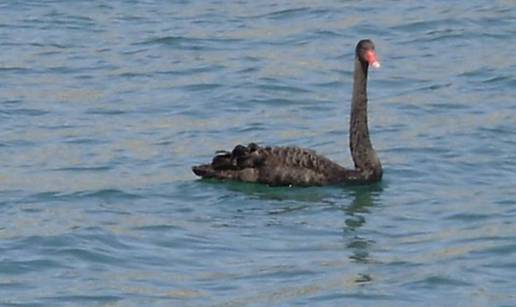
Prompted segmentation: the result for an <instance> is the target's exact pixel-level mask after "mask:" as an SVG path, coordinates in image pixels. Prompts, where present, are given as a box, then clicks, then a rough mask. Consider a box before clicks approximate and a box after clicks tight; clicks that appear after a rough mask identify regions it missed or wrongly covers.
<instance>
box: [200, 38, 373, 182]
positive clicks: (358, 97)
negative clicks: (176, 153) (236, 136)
mask: <svg viewBox="0 0 516 307" xmlns="http://www.w3.org/2000/svg"><path fill="white" fill-rule="evenodd" d="M369 65H371V66H372V67H374V68H378V67H380V63H379V62H378V60H377V58H376V53H375V48H374V44H373V42H372V41H371V40H368V39H366V40H361V41H360V42H358V44H357V46H356V49H355V71H354V73H353V95H352V98H351V118H350V124H349V146H350V149H351V156H352V157H353V162H354V164H355V169H347V168H344V167H342V166H340V165H338V164H337V163H335V162H333V161H331V160H329V159H327V158H325V157H323V156H320V155H317V154H316V153H315V151H312V150H308V149H303V148H298V147H261V146H258V145H256V144H255V143H251V144H249V145H248V146H243V145H237V146H236V147H235V148H234V149H233V150H232V151H231V152H228V151H218V152H217V153H216V155H215V157H214V158H213V160H212V162H211V163H210V164H203V165H198V166H194V167H193V168H192V170H193V172H194V173H195V174H196V175H197V176H200V177H202V178H216V179H228V180H238V181H245V182H257V183H263V184H269V185H273V186H278V185H287V186H311V185H330V184H368V183H374V182H378V181H380V180H381V179H382V175H383V170H382V165H381V163H380V160H379V159H378V156H377V155H376V152H375V150H374V149H373V147H372V145H371V140H370V139H369V129H368V126H367V70H368V66H369Z"/></svg>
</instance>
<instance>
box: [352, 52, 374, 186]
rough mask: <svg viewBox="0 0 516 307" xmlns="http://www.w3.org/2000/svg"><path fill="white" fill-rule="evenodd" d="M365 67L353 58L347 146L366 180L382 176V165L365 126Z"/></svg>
mask: <svg viewBox="0 0 516 307" xmlns="http://www.w3.org/2000/svg"><path fill="white" fill-rule="evenodd" d="M367 68H368V64H367V63H366V62H362V61H360V60H359V59H358V57H356V58H355V72H354V73H353V96H352V98H351V118H350V127H349V146H350V149H351V156H352V157H353V162H354V163H355V168H356V170H357V171H359V172H361V173H364V176H366V177H368V178H367V180H379V179H381V176H382V165H381V163H380V160H379V159H378V157H377V155H376V152H375V151H374V149H373V146H372V145H371V140H370V139H369V128H368V126H367Z"/></svg>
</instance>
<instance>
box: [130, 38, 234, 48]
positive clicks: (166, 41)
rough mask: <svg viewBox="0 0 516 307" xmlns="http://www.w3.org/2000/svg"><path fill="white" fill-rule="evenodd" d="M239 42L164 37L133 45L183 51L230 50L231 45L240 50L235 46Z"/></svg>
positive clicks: (222, 39)
mask: <svg viewBox="0 0 516 307" xmlns="http://www.w3.org/2000/svg"><path fill="white" fill-rule="evenodd" d="M240 41H241V39H234V38H193V37H184V36H165V37H158V38H151V39H148V40H145V41H141V42H137V43H135V44H134V45H163V46H169V47H174V48H175V49H184V50H223V49H228V48H231V46H232V44H233V45H235V48H240V46H239V44H236V43H238V42H240Z"/></svg>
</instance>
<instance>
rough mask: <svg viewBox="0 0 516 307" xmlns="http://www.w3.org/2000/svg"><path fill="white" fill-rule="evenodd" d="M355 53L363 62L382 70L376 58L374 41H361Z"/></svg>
mask: <svg viewBox="0 0 516 307" xmlns="http://www.w3.org/2000/svg"><path fill="white" fill-rule="evenodd" d="M355 53H356V56H357V58H358V59H359V60H360V61H361V62H363V63H368V64H369V65H371V66H372V67H373V68H380V62H379V61H378V57H377V56H376V51H375V50H374V43H373V41H371V40H369V39H363V40H361V41H359V42H358V44H357V47H356V49H355Z"/></svg>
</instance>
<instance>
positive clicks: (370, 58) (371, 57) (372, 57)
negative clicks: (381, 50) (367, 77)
mask: <svg viewBox="0 0 516 307" xmlns="http://www.w3.org/2000/svg"><path fill="white" fill-rule="evenodd" d="M366 58H367V62H368V63H369V65H371V66H373V67H374V68H380V62H378V58H377V57H376V53H375V52H374V51H373V50H368V51H366Z"/></svg>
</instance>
